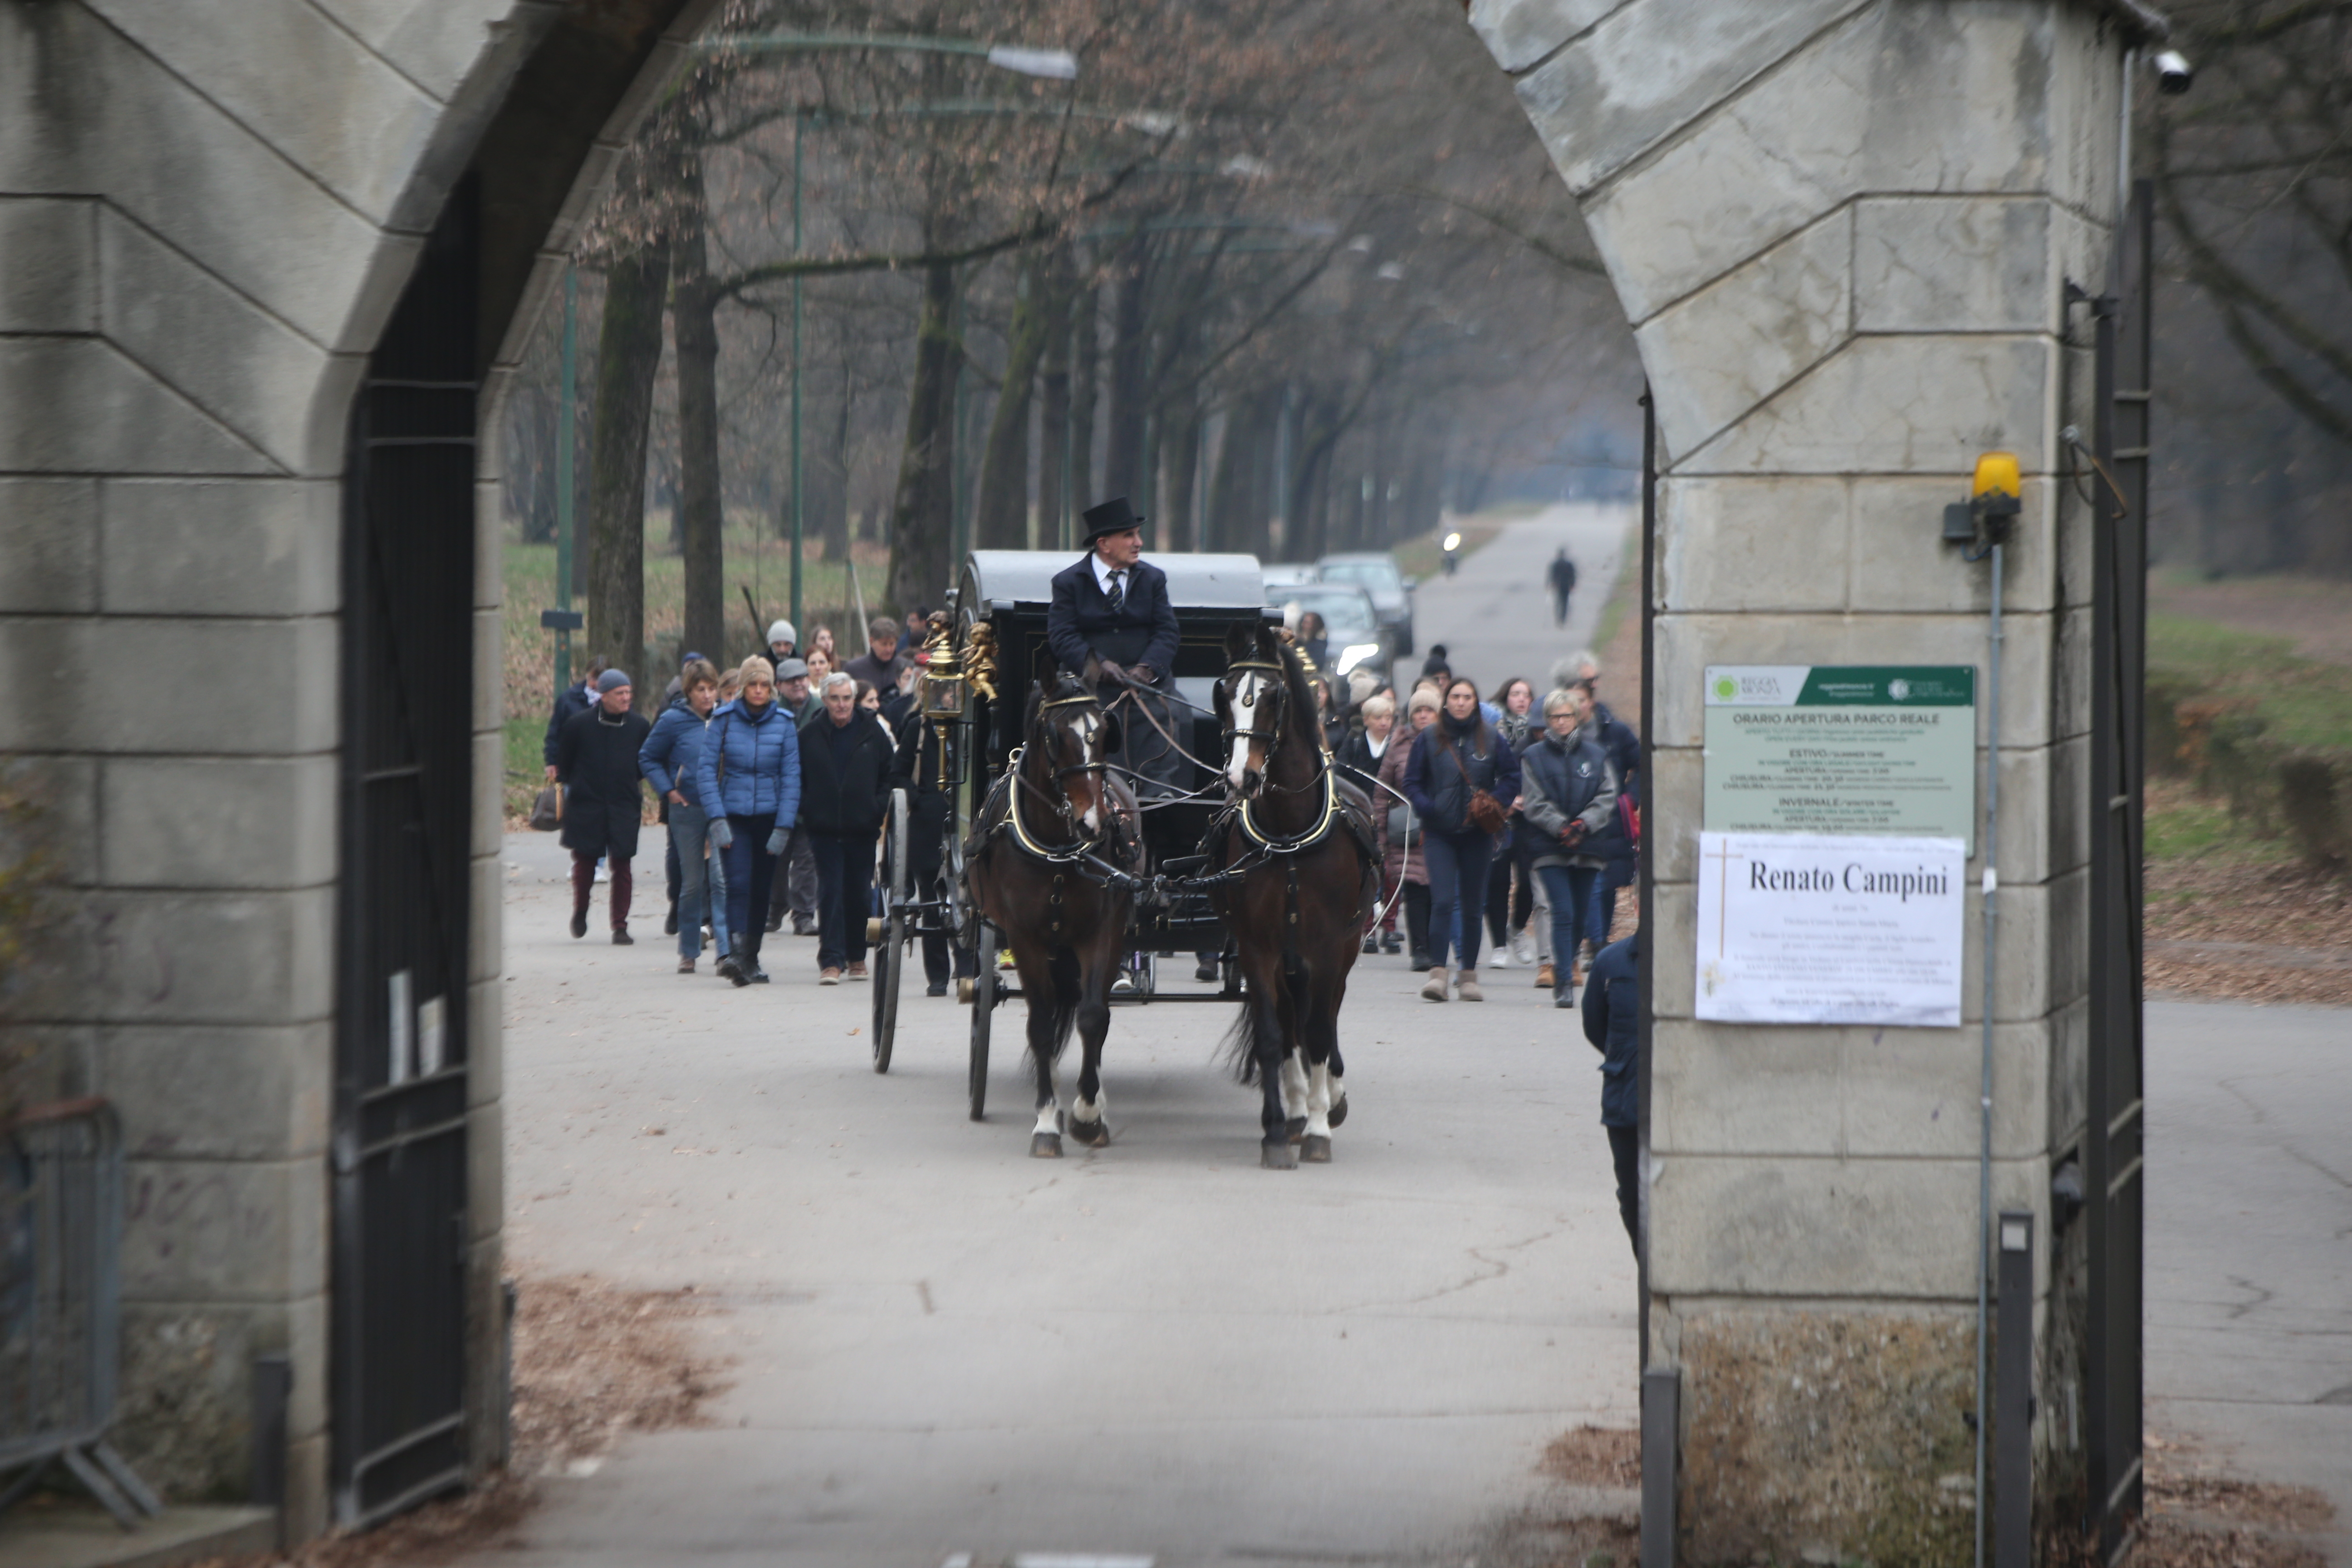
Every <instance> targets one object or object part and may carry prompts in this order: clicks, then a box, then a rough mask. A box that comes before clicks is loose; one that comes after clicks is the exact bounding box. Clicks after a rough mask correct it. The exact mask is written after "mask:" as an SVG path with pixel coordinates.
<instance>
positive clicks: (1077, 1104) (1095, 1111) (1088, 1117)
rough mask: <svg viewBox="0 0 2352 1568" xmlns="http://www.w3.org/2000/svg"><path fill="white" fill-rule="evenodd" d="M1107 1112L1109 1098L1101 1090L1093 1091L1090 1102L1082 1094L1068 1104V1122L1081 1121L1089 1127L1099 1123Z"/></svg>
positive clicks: (1108, 1109)
mask: <svg viewBox="0 0 2352 1568" xmlns="http://www.w3.org/2000/svg"><path fill="white" fill-rule="evenodd" d="M1109 1111H1110V1096H1109V1095H1108V1094H1107V1093H1105V1092H1103V1091H1102V1090H1101V1089H1097V1090H1096V1091H1095V1097H1094V1098H1093V1099H1092V1100H1088V1099H1087V1097H1086V1096H1085V1095H1083V1094H1082V1095H1080V1096H1078V1098H1077V1099H1076V1100H1073V1101H1071V1102H1070V1120H1071V1121H1083V1122H1085V1123H1086V1124H1087V1126H1089V1127H1091V1126H1093V1125H1094V1124H1095V1123H1096V1122H1097V1121H1101V1120H1102V1119H1103V1118H1104V1117H1105V1116H1106V1115H1108V1114H1109Z"/></svg>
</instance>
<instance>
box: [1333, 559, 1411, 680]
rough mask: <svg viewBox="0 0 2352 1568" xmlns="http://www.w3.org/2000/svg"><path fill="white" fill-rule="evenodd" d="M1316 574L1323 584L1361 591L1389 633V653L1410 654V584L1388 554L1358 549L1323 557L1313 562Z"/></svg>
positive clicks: (1395, 655)
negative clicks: (1366, 596)
mask: <svg viewBox="0 0 2352 1568" xmlns="http://www.w3.org/2000/svg"><path fill="white" fill-rule="evenodd" d="M1315 574H1316V576H1317V577H1318V579H1319V580H1320V581H1322V582H1325V583H1349V584H1354V585H1355V586H1356V587H1359V588H1361V589H1362V590H1363V591H1364V593H1365V594H1366V595H1368V596H1370V599H1371V601H1372V610H1373V613H1374V614H1376V615H1377V616H1379V617H1380V622H1381V626H1382V627H1383V628H1385V630H1386V631H1387V633H1388V645H1389V652H1390V654H1391V656H1393V657H1397V658H1402V657H1403V656H1404V655H1406V654H1409V653H1411V652H1412V584H1409V583H1407V582H1406V581H1405V580H1404V574H1403V573H1402V572H1400V571H1398V570H1397V563H1396V560H1395V558H1394V557H1392V556H1391V555H1390V554H1389V553H1388V552H1386V551H1384V550H1357V551H1349V552H1347V553H1345V554H1340V555H1326V556H1325V557H1323V559H1322V560H1320V561H1318V562H1317V563H1315Z"/></svg>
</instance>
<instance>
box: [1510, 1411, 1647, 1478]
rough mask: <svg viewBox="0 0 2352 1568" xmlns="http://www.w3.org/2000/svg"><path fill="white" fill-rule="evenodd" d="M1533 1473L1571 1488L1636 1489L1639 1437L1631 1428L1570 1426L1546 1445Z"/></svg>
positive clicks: (1638, 1475)
mask: <svg viewBox="0 0 2352 1568" xmlns="http://www.w3.org/2000/svg"><path fill="white" fill-rule="evenodd" d="M1536 1472H1537V1473H1538V1475H1542V1476H1548V1477H1549V1478H1550V1479H1553V1480H1555V1481H1560V1482H1563V1483H1565V1484H1566V1485H1569V1486H1572V1487H1638V1486H1640V1485H1641V1484H1642V1435H1641V1434H1640V1433H1639V1432H1636V1431H1633V1430H1631V1429H1630V1428H1619V1427H1614V1426H1572V1427H1570V1428H1569V1429H1568V1430H1567V1431H1565V1432H1563V1433H1561V1434H1560V1435H1559V1436H1557V1437H1554V1438H1553V1439H1552V1440H1551V1441H1550V1442H1549V1444H1547V1445H1546V1446H1545V1447H1544V1451H1543V1458H1541V1459H1540V1460H1538V1462H1537V1464H1536Z"/></svg>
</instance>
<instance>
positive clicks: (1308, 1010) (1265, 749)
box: [1202, 622, 1380, 1171]
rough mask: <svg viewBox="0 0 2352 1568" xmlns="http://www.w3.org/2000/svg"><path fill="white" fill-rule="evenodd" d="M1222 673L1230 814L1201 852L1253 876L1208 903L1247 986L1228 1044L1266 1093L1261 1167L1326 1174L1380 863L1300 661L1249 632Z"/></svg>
mask: <svg viewBox="0 0 2352 1568" xmlns="http://www.w3.org/2000/svg"><path fill="white" fill-rule="evenodd" d="M1225 664H1226V668H1225V674H1224V678H1223V679H1221V680H1219V681H1218V682H1217V722H1218V723H1219V725H1220V726H1221V727H1222V728H1223V731H1224V733H1225V736H1226V739H1227V743H1228V754H1227V757H1226V761H1225V784H1226V787H1227V788H1228V789H1230V790H1231V791H1232V792H1233V801H1232V804H1231V805H1229V806H1228V807H1227V808H1226V810H1225V811H1224V813H1223V815H1221V816H1219V817H1218V818H1217V820H1216V822H1215V824H1214V825H1213V826H1212V827H1211V828H1210V830H1209V837H1208V839H1207V841H1206V842H1205V843H1204V844H1203V845H1202V849H1203V851H1204V852H1205V853H1206V854H1207V856H1208V858H1209V860H1208V869H1210V870H1212V871H1219V870H1230V869H1239V870H1240V871H1241V873H1242V874H1241V876H1240V878H1239V879H1238V880H1236V881H1234V882H1230V883H1226V884H1224V885H1223V886H1221V887H1219V888H1217V889H1213V891H1212V893H1211V895H1210V898H1211V901H1212V902H1213V904H1214V906H1215V907H1216V910H1217V914H1218V916H1219V918H1221V919H1222V920H1223V921H1224V922H1225V928H1226V930H1228V931H1231V932H1232V933H1233V937H1234V946H1235V947H1236V948H1237V949H1238V950H1239V952H1240V961H1241V968H1242V974H1243V976H1244V979H1245V980H1246V981H1247V983H1248V994H1246V995H1245V996H1244V998H1243V1001H1242V1013H1241V1016H1240V1017H1239V1018H1238V1019H1236V1020H1235V1021H1234V1032H1233V1034H1232V1036H1231V1037H1230V1044H1231V1048H1232V1054H1233V1066H1234V1076H1235V1077H1237V1078H1238V1079H1240V1080H1241V1081H1242V1082H1243V1083H1244V1084H1250V1083H1255V1084H1256V1085H1258V1086H1259V1088H1260V1089H1262V1090H1263V1091H1264V1093H1265V1108H1264V1110H1263V1112H1262V1113H1261V1115H1260V1117H1259V1124H1260V1126H1261V1127H1262V1128H1263V1129H1264V1132H1265V1141H1264V1142H1263V1144H1262V1145H1261V1148H1260V1151H1259V1152H1260V1159H1261V1163H1264V1164H1265V1167H1266V1168H1267V1169H1269V1170H1277V1171H1286V1170H1290V1169H1292V1168H1293V1167H1295V1166H1296V1165H1297V1163H1298V1160H1299V1159H1301V1158H1304V1159H1306V1160H1307V1161H1310V1162H1312V1163H1317V1164H1321V1163H1326V1162H1328V1160H1329V1159H1330V1158H1331V1129H1332V1128H1334V1127H1336V1126H1338V1125H1339V1122H1340V1121H1342V1120H1344V1119H1345V1117H1346V1115H1347V1103H1348V1100H1347V1085H1346V1082H1345V1079H1344V1078H1343V1074H1344V1073H1345V1072H1346V1070H1347V1064H1346V1063H1345V1061H1344V1060H1342V1058H1341V1057H1340V1054H1339V1005H1340V1003H1341V1002H1342V1001H1344V1000H1345V999H1346V997H1347V994H1348V973H1349V970H1351V969H1353V968H1354V967H1355V964H1356V954H1357V952H1358V951H1359V949H1360V944H1361V942H1362V941H1363V934H1364V926H1365V922H1366V921H1369V920H1370V917H1371V911H1372V906H1373V904H1374V903H1375V902H1376V901H1377V900H1378V899H1379V897H1380V858H1379V856H1378V854H1377V852H1376V851H1375V849H1374V839H1373V836H1372V831H1371V806H1370V802H1369V801H1368V800H1367V799H1366V798H1365V796H1364V793H1363V792H1362V791H1361V790H1360V789H1358V788H1357V787H1356V786H1355V785H1353V784H1349V783H1347V782H1346V781H1344V780H1342V779H1341V778H1340V777H1339V773H1338V772H1337V770H1336V769H1335V768H1334V767H1333V765H1332V762H1331V755H1330V752H1328V751H1326V750H1325V749H1324V745H1323V736H1322V729H1321V726H1320V725H1319V724H1318V722H1317V721H1316V708H1315V693H1314V690H1313V689H1312V688H1311V687H1309V686H1308V685H1307V672H1306V669H1305V668H1304V667H1303V666H1302V665H1301V664H1300V663H1299V661H1298V655H1297V653H1296V652H1295V651H1294V650H1293V649H1291V648H1290V647H1288V646H1286V644H1284V643H1283V642H1282V641H1281V640H1280V638H1279V637H1276V634H1275V633H1274V632H1272V631H1271V630H1269V629H1268V628H1266V627H1265V626H1262V625H1259V624H1257V623H1255V622H1244V623H1242V624H1240V625H1238V626H1234V629H1233V630H1232V631H1231V632H1229V633H1227V634H1226V637H1225ZM1286 1088H1287V1089H1289V1091H1290V1099H1291V1101H1292V1103H1291V1106H1290V1110H1291V1112H1292V1114H1291V1115H1290V1116H1288V1117H1286V1116H1285V1115H1284V1109H1283V1091H1284V1089H1286ZM1294 1126H1296V1127H1297V1131H1298V1133H1299V1147H1298V1149H1297V1152H1295V1153H1294V1152H1293V1150H1292V1148H1291V1143H1290V1136H1289V1134H1290V1131H1291V1129H1292V1127H1294Z"/></svg>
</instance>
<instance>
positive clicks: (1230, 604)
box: [963, 550, 1265, 619]
mask: <svg viewBox="0 0 2352 1568" xmlns="http://www.w3.org/2000/svg"><path fill="white" fill-rule="evenodd" d="M1083 559H1085V557H1084V556H1083V555H1081V554H1079V553H1077V552H1073V551H1066V550H975V551H973V552H971V554H970V555H969V556H968V557H966V559H965V562H964V568H963V582H964V584H965V598H964V604H965V605H966V606H967V607H968V608H969V609H970V610H971V613H972V615H973V616H976V617H979V618H982V619H986V618H989V617H990V616H992V614H993V612H994V610H995V609H996V608H997V607H999V606H1003V607H1008V608H1011V609H1013V610H1016V611H1019V610H1042V609H1044V608H1045V606H1046V605H1050V604H1051V603H1053V599H1054V574H1055V573H1056V572H1059V571H1061V570H1063V569H1064V568H1065V567H1066V566H1069V565H1071V564H1073V563H1076V562H1078V561H1081V560H1083ZM1144 559H1145V560H1147V561H1148V562H1150V563H1151V564H1152V565H1154V566H1157V567H1159V568H1160V570H1161V571H1162V572H1165V573H1166V574H1168V601H1169V603H1170V604H1171V605H1175V607H1176V613H1177V614H1178V615H1179V616H1183V615H1186V614H1188V613H1190V612H1193V611H1200V610H1214V611H1222V612H1228V613H1230V612H1232V611H1235V610H1239V611H1243V612H1249V611H1254V610H1258V609H1262V608H1264V607H1265V572H1264V571H1263V570H1262V569H1261V568H1260V567H1259V565H1258V561H1257V557H1256V556H1255V555H1225V554H1206V553H1189V554H1188V553H1177V552H1171V553H1167V554H1151V555H1147V556H1145V557H1144Z"/></svg>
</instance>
